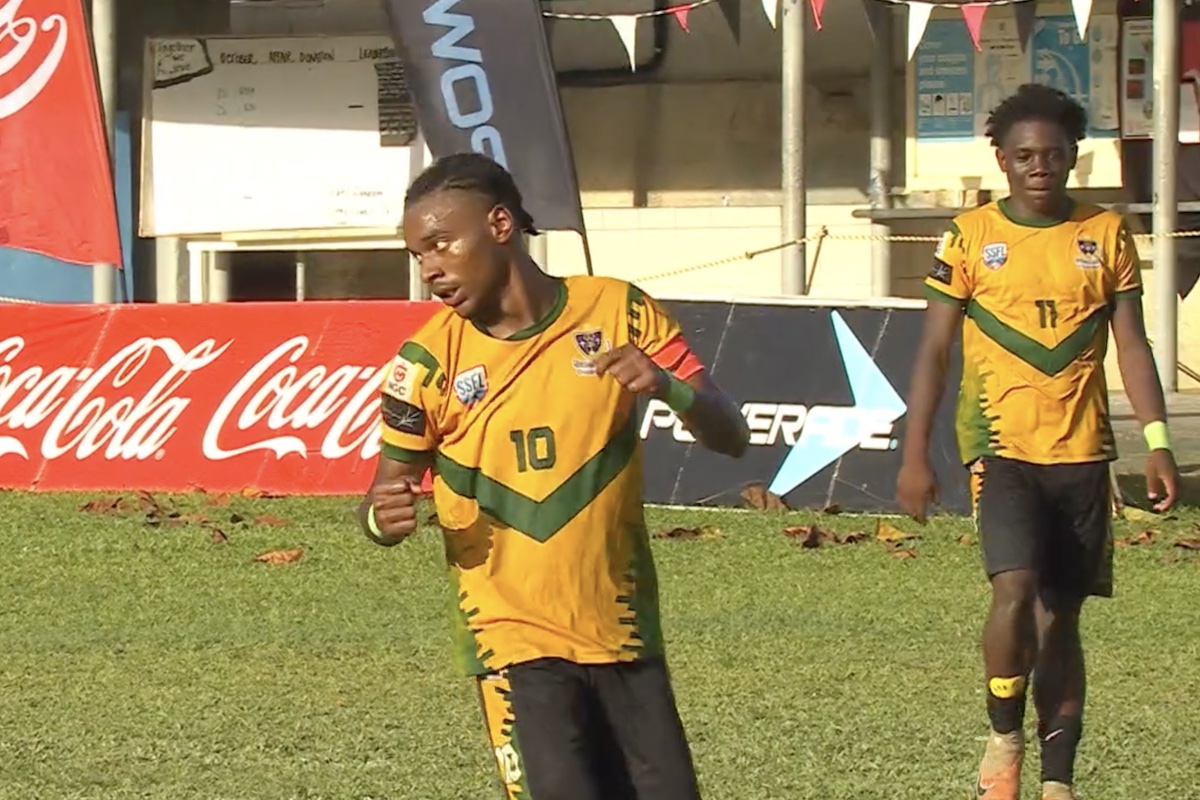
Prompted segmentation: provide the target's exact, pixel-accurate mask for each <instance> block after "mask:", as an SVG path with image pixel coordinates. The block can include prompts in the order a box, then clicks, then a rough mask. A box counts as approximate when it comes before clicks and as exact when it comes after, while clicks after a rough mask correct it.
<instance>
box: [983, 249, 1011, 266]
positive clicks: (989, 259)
mask: <svg viewBox="0 0 1200 800" xmlns="http://www.w3.org/2000/svg"><path fill="white" fill-rule="evenodd" d="M1006 261H1008V245H1007V244H1005V243H1004V242H997V243H995V244H985V245H984V246H983V265H984V266H985V267H987V268H988V269H993V270H994V269H1000V268H1001V267H1003V266H1004V262H1006Z"/></svg>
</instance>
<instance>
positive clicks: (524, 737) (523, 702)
mask: <svg viewBox="0 0 1200 800" xmlns="http://www.w3.org/2000/svg"><path fill="white" fill-rule="evenodd" d="M479 690H480V694H481V699H482V702H483V708H484V716H485V718H486V720H487V727H488V734H489V737H490V740H491V745H492V750H493V753H494V755H495V758H496V763H497V765H498V766H499V769H500V778H501V781H502V782H503V783H504V785H505V789H506V791H507V797H508V798H509V799H510V800H603V797H602V795H601V794H600V792H599V789H598V786H597V784H596V779H595V773H594V771H593V768H592V761H591V746H590V742H589V739H588V728H589V724H590V712H589V708H588V703H587V698H588V694H589V689H588V686H587V684H586V677H585V675H584V673H583V672H582V671H581V670H580V668H579V667H578V666H576V665H574V664H569V663H567V662H565V661H559V660H556V659H543V660H539V661H534V662H530V663H527V664H518V665H516V666H514V667H511V668H509V669H508V670H506V671H505V672H504V674H503V675H489V676H486V677H483V678H480V680H479Z"/></svg>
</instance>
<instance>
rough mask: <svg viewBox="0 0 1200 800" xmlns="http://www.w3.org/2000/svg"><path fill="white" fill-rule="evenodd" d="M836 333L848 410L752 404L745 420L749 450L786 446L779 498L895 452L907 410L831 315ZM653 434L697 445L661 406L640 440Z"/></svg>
mask: <svg viewBox="0 0 1200 800" xmlns="http://www.w3.org/2000/svg"><path fill="white" fill-rule="evenodd" d="M831 317H832V320H833V332H834V336H835V338H836V340H837V344H838V349H839V351H840V352H841V356H842V364H843V366H844V367H845V370H846V378H847V381H848V383H849V384H850V393H851V395H852V396H853V398H854V400H853V403H852V404H851V405H849V406H828V405H804V404H800V403H783V402H776V401H773V402H749V403H745V404H743V405H742V415H743V416H744V417H745V418H746V422H747V424H748V425H749V427H750V444H751V445H752V446H759V447H771V446H774V445H776V444H780V443H782V444H783V445H785V446H787V447H788V448H789V449H788V452H787V455H786V456H785V457H784V459H783V463H782V464H780V466H779V469H778V470H777V471H776V472H775V475H774V476H773V477H772V479H771V483H770V486H769V490H770V491H771V492H772V493H774V494H777V495H779V496H781V497H783V496H786V495H787V494H788V493H789V492H791V491H792V490H794V489H795V488H797V487H798V486H800V485H802V484H803V483H805V482H806V481H807V480H809V479H810V478H812V477H813V476H814V475H816V474H817V473H818V472H820V471H821V470H823V469H825V468H826V467H828V466H829V465H830V464H833V463H834V462H836V461H837V460H838V459H839V458H841V457H842V456H844V455H846V454H847V453H849V452H850V451H851V450H854V449H861V450H867V451H876V452H878V451H885V452H886V451H889V450H894V449H895V448H896V440H895V438H893V429H894V427H895V424H896V422H897V421H898V420H899V419H900V418H901V417H903V416H904V413H905V412H906V411H907V410H908V407H907V406H906V405H905V403H904V400H903V399H902V398H901V397H900V395H899V394H898V393H897V392H896V390H895V388H894V387H893V386H892V384H891V382H889V381H888V379H887V376H886V375H884V374H883V371H882V370H880V369H879V367H878V366H877V365H876V364H875V362H874V361H872V360H871V356H870V355H868V353H867V351H866V348H864V347H863V345H862V342H860V341H859V340H858V337H856V336H855V335H854V332H853V331H851V330H850V326H849V325H847V324H846V322H845V320H844V319H842V316H841V315H840V314H839V313H838V312H836V311H834V312H832V314H831ZM654 428H670V429H671V434H672V436H673V437H674V438H675V440H676V441H679V442H689V443H690V442H694V441H695V439H694V438H693V437H692V436H691V434H689V433H688V432H687V431H686V430H685V429H684V428H683V425H682V424H681V423H680V422H679V420H678V418H677V417H676V416H675V414H673V413H672V412H671V409H669V408H667V405H666V404H665V403H663V402H661V401H659V400H651V401H650V402H649V403H648V404H647V408H646V414H645V417H643V419H642V425H641V437H642V438H643V439H644V438H646V437H647V436H648V435H649V433H650V431H651V430H652V429H654Z"/></svg>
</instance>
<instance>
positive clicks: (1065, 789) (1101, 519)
mask: <svg viewBox="0 0 1200 800" xmlns="http://www.w3.org/2000/svg"><path fill="white" fill-rule="evenodd" d="M1041 470H1042V472H1043V473H1044V474H1045V477H1044V479H1043V480H1042V483H1043V485H1044V486H1045V487H1046V489H1047V491H1048V492H1049V493H1050V494H1051V497H1050V500H1051V507H1052V508H1053V510H1054V512H1055V513H1054V518H1055V522H1056V523H1057V524H1056V525H1055V527H1054V528H1053V530H1052V538H1051V541H1050V542H1049V547H1048V549H1047V552H1046V559H1047V562H1046V571H1045V573H1044V583H1043V586H1042V588H1041V592H1040V595H1041V596H1040V598H1039V602H1038V606H1039V608H1038V645H1039V646H1038V659H1037V666H1036V668H1035V676H1036V677H1035V680H1034V687H1033V695H1034V705H1035V706H1036V708H1037V714H1038V739H1039V741H1040V742H1041V755H1042V787H1043V788H1042V794H1043V798H1044V800H1074V797H1075V795H1074V794H1073V789H1072V786H1073V784H1074V779H1075V755H1076V752H1077V750H1078V748H1079V742H1080V740H1081V739H1082V737H1083V710H1084V700H1085V697H1086V693H1087V674H1086V669H1085V661H1084V654H1083V644H1082V641H1081V639H1080V635H1079V615H1080V609H1081V608H1082V606H1083V602H1084V599H1085V598H1086V597H1087V596H1089V595H1096V596H1101V597H1110V596H1111V595H1112V589H1113V585H1112V584H1113V580H1112V579H1113V571H1112V566H1113V564H1112V514H1111V501H1112V486H1111V482H1110V481H1109V476H1108V465H1107V463H1099V464H1064V465H1059V466H1053V467H1043V468H1041Z"/></svg>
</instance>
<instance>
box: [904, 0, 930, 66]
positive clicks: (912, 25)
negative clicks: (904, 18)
mask: <svg viewBox="0 0 1200 800" xmlns="http://www.w3.org/2000/svg"><path fill="white" fill-rule="evenodd" d="M932 14H933V6H932V5H930V4H929V3H909V4H908V60H909V61H912V57H913V56H914V55H915V54H916V52H917V47H919V46H920V44H921V39H922V38H923V37H924V36H925V28H926V27H928V25H929V17H930V16H931V15H932Z"/></svg>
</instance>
